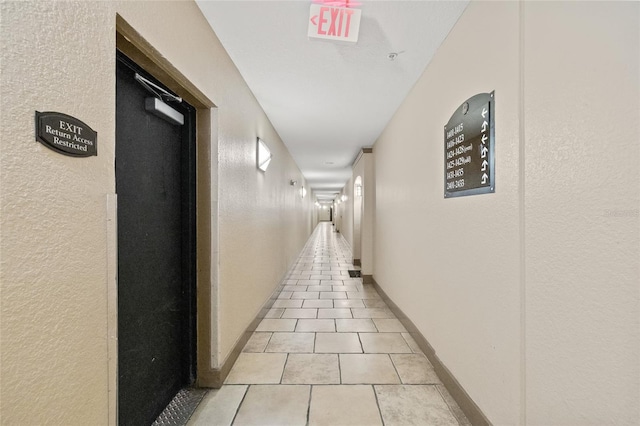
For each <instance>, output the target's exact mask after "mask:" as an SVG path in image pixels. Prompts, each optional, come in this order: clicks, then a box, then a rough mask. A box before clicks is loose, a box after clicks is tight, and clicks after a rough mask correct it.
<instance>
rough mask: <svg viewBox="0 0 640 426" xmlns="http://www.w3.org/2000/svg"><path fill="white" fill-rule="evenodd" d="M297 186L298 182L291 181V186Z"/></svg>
mask: <svg viewBox="0 0 640 426" xmlns="http://www.w3.org/2000/svg"><path fill="white" fill-rule="evenodd" d="M297 184H298V181H297V180H293V179H291V180H290V181H289V185H291V186H296V185H297Z"/></svg>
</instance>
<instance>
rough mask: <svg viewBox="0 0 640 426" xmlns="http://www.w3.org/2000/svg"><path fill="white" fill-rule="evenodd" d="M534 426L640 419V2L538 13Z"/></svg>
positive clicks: (530, 143)
mask: <svg viewBox="0 0 640 426" xmlns="http://www.w3.org/2000/svg"><path fill="white" fill-rule="evenodd" d="M524 11H525V18H526V19H525V40H524V41H525V59H524V64H525V67H524V71H525V73H524V77H525V78H524V111H525V120H524V123H525V138H524V140H523V141H522V142H523V143H524V147H525V163H526V167H525V173H526V174H525V182H526V188H525V200H526V203H525V229H526V238H525V242H526V245H525V254H526V261H525V265H526V299H525V300H526V330H527V334H526V348H527V358H526V367H527V370H526V371H527V375H526V379H527V393H526V395H527V413H526V414H527V423H529V424H534V425H535V424H545V425H589V424H590V425H603V424H616V425H632V424H638V419H640V300H639V292H640V217H639V216H640V215H639V211H638V210H639V209H640V175H639V173H638V164H640V67H639V62H640V33H639V31H640V4H639V3H638V2H602V3H599V2H596V3H588V2H579V3H573V2H566V3H560V2H550V3H546V2H545V3H526V4H525V8H524Z"/></svg>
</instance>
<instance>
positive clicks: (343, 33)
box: [308, 4, 362, 43]
mask: <svg viewBox="0 0 640 426" xmlns="http://www.w3.org/2000/svg"><path fill="white" fill-rule="evenodd" d="M361 13H362V11H361V10H360V9H351V8H345V7H333V6H328V5H322V4H312V5H311V13H310V16H309V32H308V35H309V37H314V38H324V39H329V40H340V41H350V42H354V43H355V42H357V41H358V32H359V31H360V16H361Z"/></svg>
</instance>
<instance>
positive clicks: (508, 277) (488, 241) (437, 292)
mask: <svg viewBox="0 0 640 426" xmlns="http://www.w3.org/2000/svg"><path fill="white" fill-rule="evenodd" d="M518 67H519V5H518V3H517V2H471V3H470V4H469V6H468V7H467V9H466V11H465V12H464V13H463V15H462V16H461V18H460V20H459V21H458V23H457V24H456V26H455V27H454V28H453V30H452V31H451V33H450V34H449V36H448V37H447V39H446V40H445V42H444V43H443V45H442V46H441V47H440V49H439V50H438V52H437V54H436V56H435V57H434V59H433V60H432V61H431V63H430V65H429V66H428V68H427V69H426V71H425V73H424V74H423V75H422V77H421V78H420V79H419V80H418V82H417V83H416V85H415V86H414V88H413V89H412V91H411V92H410V93H409V95H408V97H407V98H406V100H405V101H404V102H403V104H402V105H401V107H400V108H399V109H398V111H397V113H396V114H395V116H394V117H393V119H392V120H391V122H390V123H389V125H388V126H387V128H386V129H385V130H384V131H383V133H382V135H381V136H380V138H379V139H378V141H377V142H376V144H375V145H374V147H373V152H374V158H375V176H376V226H375V238H376V240H375V262H374V265H373V268H374V271H373V275H374V279H375V280H376V282H377V283H378V284H379V285H380V286H381V287H382V289H383V290H384V291H385V293H387V295H389V297H390V298H391V299H392V300H393V301H394V302H395V303H396V304H397V305H398V306H399V307H400V309H402V311H404V313H405V314H406V315H407V316H408V317H409V318H410V319H411V321H412V322H413V323H414V324H415V325H416V326H417V327H418V329H419V330H420V331H421V333H422V334H423V335H424V336H425V337H426V339H427V340H428V341H429V343H430V344H431V345H432V346H433V348H434V349H435V351H436V354H437V356H438V357H439V358H440V359H441V360H442V362H443V363H444V364H445V365H446V366H447V367H448V369H449V370H450V371H451V372H452V373H453V375H454V376H455V377H456V378H457V380H458V381H459V382H460V384H461V385H462V387H463V388H464V389H465V390H466V391H467V393H468V394H469V395H470V396H471V398H472V399H473V400H474V401H475V402H476V404H478V406H479V407H480V408H481V409H482V411H483V412H484V414H485V415H486V416H487V417H488V418H489V420H490V421H491V422H493V423H494V424H501V425H502V424H518V423H520V392H521V387H522V383H521V378H520V374H521V369H520V368H521V364H520V358H521V354H520V342H521V331H520V312H521V311H520V304H521V295H520V286H519V284H518V283H519V280H520V275H521V271H520V267H519V265H520V247H521V243H520V232H521V230H520V214H521V211H520V205H519V197H520V191H521V186H520V178H519V162H520V157H519V155H520V154H519V144H518V138H519V115H518V111H519V101H520V94H519V68H518ZM492 90H495V93H496V121H495V123H496V130H495V134H496V144H495V156H496V159H497V163H496V164H497V165H496V180H497V185H496V193H495V194H492V195H477V196H471V197H460V198H453V199H444V183H443V174H444V171H443V170H444V169H443V167H444V135H443V133H444V130H443V128H444V125H445V124H446V123H447V122H448V121H449V118H450V116H451V115H452V114H453V112H454V111H455V110H456V109H457V108H458V107H459V106H460V105H461V104H462V103H463V102H464V101H465V100H466V99H468V98H469V97H471V96H473V95H475V94H477V93H486V92H491V91H492Z"/></svg>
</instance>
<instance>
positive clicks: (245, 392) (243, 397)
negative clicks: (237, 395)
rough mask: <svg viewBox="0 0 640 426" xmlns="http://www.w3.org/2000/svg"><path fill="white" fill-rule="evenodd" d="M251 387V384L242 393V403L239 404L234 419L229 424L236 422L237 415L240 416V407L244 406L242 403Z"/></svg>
mask: <svg viewBox="0 0 640 426" xmlns="http://www.w3.org/2000/svg"><path fill="white" fill-rule="evenodd" d="M249 387H251V385H247V387H246V389H245V390H244V394H242V399H241V400H240V404H238V406H237V407H236V412H235V413H234V415H233V419H231V423H230V425H229V426H232V425H233V424H234V423H235V422H236V417H238V413H239V412H240V407H242V404H243V403H244V399H245V398H246V397H247V394H248V393H249Z"/></svg>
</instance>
